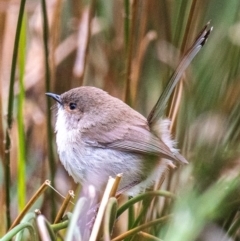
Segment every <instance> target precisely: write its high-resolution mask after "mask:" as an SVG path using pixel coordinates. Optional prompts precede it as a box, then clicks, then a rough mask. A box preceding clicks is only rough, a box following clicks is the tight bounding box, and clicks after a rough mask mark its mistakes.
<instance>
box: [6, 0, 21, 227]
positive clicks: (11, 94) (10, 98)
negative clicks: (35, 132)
mask: <svg viewBox="0 0 240 241" xmlns="http://www.w3.org/2000/svg"><path fill="white" fill-rule="evenodd" d="M25 3H26V0H22V1H21V3H20V9H19V14H18V21H17V29H16V35H15V40H14V48H13V56H12V63H11V74H10V84H9V93H8V114H7V128H6V140H5V156H4V168H5V170H4V171H5V173H4V175H5V199H6V219H7V229H8V228H9V227H10V224H11V218H10V202H11V200H10V189H11V188H10V184H11V176H10V173H11V171H10V146H11V139H10V131H11V129H12V122H13V101H14V88H13V87H14V81H15V73H16V65H17V56H18V46H19V39H20V33H21V27H22V21H23V14H24V7H25Z"/></svg>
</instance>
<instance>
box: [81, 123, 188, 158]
mask: <svg viewBox="0 0 240 241" xmlns="http://www.w3.org/2000/svg"><path fill="white" fill-rule="evenodd" d="M111 124H112V123H111ZM100 125H101V124H100ZM81 139H82V140H83V141H84V142H85V143H86V144H87V145H89V146H94V147H99V148H111V149H115V150H120V151H124V152H135V153H141V154H152V155H157V156H161V157H164V158H167V159H170V160H175V161H176V160H179V161H181V162H186V161H185V159H184V158H183V157H178V155H177V156H176V155H175V154H173V153H172V152H171V151H170V149H169V148H168V146H166V145H165V144H164V143H163V141H162V140H161V139H159V138H158V137H157V136H155V135H154V134H152V133H151V132H150V131H149V129H148V126H147V125H130V124H127V123H120V124H119V123H118V125H117V126H116V125H112V128H109V126H107V125H101V126H99V125H98V126H92V127H91V128H88V129H85V130H83V131H82V133H81ZM179 155H180V154H179ZM180 156H181V155H180Z"/></svg>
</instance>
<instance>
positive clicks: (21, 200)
mask: <svg viewBox="0 0 240 241" xmlns="http://www.w3.org/2000/svg"><path fill="white" fill-rule="evenodd" d="M19 44H20V45H19V47H20V48H19V58H18V61H19V94H18V110H17V121H18V183H17V187H18V188H17V190H18V209H19V211H21V210H22V209H23V208H24V206H25V198H26V180H25V176H26V175H25V160H26V151H25V150H26V149H25V148H26V147H25V134H24V121H23V120H24V117H23V108H24V107H23V106H24V101H25V91H24V73H25V58H26V53H25V52H26V17H25V16H24V17H23V23H22V30H21V34H20V43H19Z"/></svg>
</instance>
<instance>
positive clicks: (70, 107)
mask: <svg viewBox="0 0 240 241" xmlns="http://www.w3.org/2000/svg"><path fill="white" fill-rule="evenodd" d="M76 108H77V104H76V103H72V102H71V103H69V109H70V110H75V109H76Z"/></svg>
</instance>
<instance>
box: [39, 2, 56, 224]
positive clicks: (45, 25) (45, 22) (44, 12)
mask: <svg viewBox="0 0 240 241" xmlns="http://www.w3.org/2000/svg"><path fill="white" fill-rule="evenodd" d="M41 6H42V17H43V43H44V61H45V88H46V92H50V82H51V78H50V77H51V75H50V67H49V49H48V40H49V34H48V16H47V7H46V2H45V0H41ZM46 101H47V144H48V162H49V168H50V175H51V183H52V185H53V186H55V185H54V177H55V170H56V167H55V162H54V154H53V144H52V143H53V142H52V139H53V138H52V136H53V135H52V134H53V133H52V125H51V103H50V98H46ZM50 195H51V198H50V199H51V207H52V208H51V211H52V213H51V216H52V220H54V217H55V214H56V205H55V199H54V191H53V190H51V191H50Z"/></svg>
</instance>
